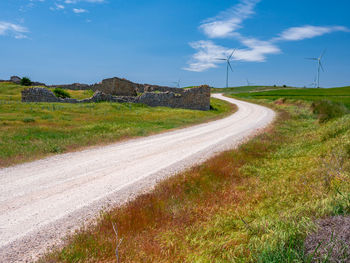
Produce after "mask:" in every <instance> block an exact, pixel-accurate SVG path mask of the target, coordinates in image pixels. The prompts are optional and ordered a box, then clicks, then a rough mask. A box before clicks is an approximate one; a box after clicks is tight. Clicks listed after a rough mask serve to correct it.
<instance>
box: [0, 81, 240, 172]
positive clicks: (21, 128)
mask: <svg viewBox="0 0 350 263" xmlns="http://www.w3.org/2000/svg"><path fill="white" fill-rule="evenodd" d="M23 88H24V87H23V86H20V85H16V84H13V83H0V167H1V166H2V167H4V166H8V165H12V164H16V163H21V162H25V161H30V160H34V159H38V158H42V157H45V156H48V155H50V154H56V153H63V152H67V151H72V150H78V149H81V148H82V147H86V146H93V145H100V144H106V143H111V142H116V141H118V140H122V139H125V138H130V137H135V136H145V135H149V134H153V133H157V132H161V131H165V130H169V129H173V128H178V127H184V126H188V125H191V124H195V123H200V122H205V121H209V120H212V119H215V118H219V117H223V116H225V115H226V114H229V113H231V112H232V111H233V110H234V108H233V107H232V106H231V105H230V104H228V103H226V102H223V101H220V100H217V99H212V101H211V105H212V108H213V109H212V110H210V111H195V110H184V109H169V108H165V107H156V108H152V107H148V106H145V105H138V104H129V103H105V102H104V103H89V104H62V103H21V90H22V89H23ZM56 94H59V96H71V97H72V98H77V99H83V98H88V97H91V96H92V94H93V92H92V91H82V90H80V91H75V90H63V92H62V90H56Z"/></svg>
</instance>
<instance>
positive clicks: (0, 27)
mask: <svg viewBox="0 0 350 263" xmlns="http://www.w3.org/2000/svg"><path fill="white" fill-rule="evenodd" d="M27 32H28V29H27V28H25V27H23V26H21V25H17V24H13V23H9V22H4V21H0V35H2V36H4V35H9V36H13V37H14V38H17V39H22V38H27V36H26V34H25V33H27Z"/></svg>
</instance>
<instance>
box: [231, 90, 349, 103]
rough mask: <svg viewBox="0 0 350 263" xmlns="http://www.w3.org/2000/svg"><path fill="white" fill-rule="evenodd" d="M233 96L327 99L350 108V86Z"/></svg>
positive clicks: (247, 93)
mask: <svg viewBox="0 0 350 263" xmlns="http://www.w3.org/2000/svg"><path fill="white" fill-rule="evenodd" d="M235 97H237V98H245V99H247V98H248V99H269V100H276V99H279V98H286V99H292V100H306V101H318V100H329V101H333V102H340V103H343V104H344V105H346V106H347V107H349V108H350V87H342V88H331V89H288V90H275V91H274V90H270V91H262V92H242V93H239V94H235Z"/></svg>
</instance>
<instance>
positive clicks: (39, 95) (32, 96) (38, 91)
mask: <svg viewBox="0 0 350 263" xmlns="http://www.w3.org/2000/svg"><path fill="white" fill-rule="evenodd" d="M102 101H107V102H120V103H123V102H132V103H135V102H137V100H136V97H127V96H119V97H117V96H113V95H109V94H105V93H103V92H101V91H96V92H95V93H94V95H93V96H92V97H91V98H88V99H83V100H77V99H72V98H65V99H62V98H58V97H56V96H55V94H54V93H53V92H52V91H51V90H48V89H46V88H29V89H25V90H23V91H22V102H59V103H91V102H102Z"/></svg>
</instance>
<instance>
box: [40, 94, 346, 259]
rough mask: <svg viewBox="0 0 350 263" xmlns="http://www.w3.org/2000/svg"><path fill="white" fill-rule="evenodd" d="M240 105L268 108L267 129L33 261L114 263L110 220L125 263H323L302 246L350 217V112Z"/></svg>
mask: <svg viewBox="0 0 350 263" xmlns="http://www.w3.org/2000/svg"><path fill="white" fill-rule="evenodd" d="M328 96H329V95H328ZM239 97H240V98H242V97H244V96H242V95H239ZM247 97H248V98H247ZM244 98H245V99H249V100H251V101H253V102H256V103H261V104H264V105H267V106H269V107H272V108H274V109H275V110H276V111H277V112H278V117H277V119H276V121H275V123H274V125H273V126H271V127H270V128H268V129H266V130H265V131H264V132H263V133H262V134H261V135H259V136H257V137H255V138H254V139H252V140H250V141H249V142H247V143H245V144H243V145H242V146H240V147H239V148H238V149H236V150H232V151H228V152H225V153H222V154H220V155H218V156H217V157H215V158H212V159H210V160H208V161H207V162H206V163H204V164H203V165H200V166H197V167H195V168H193V169H190V170H188V171H187V172H185V173H182V174H179V175H177V176H174V177H172V178H169V179H167V180H165V181H163V182H162V183H160V184H159V185H158V186H157V187H156V188H155V189H154V190H153V191H152V192H150V193H147V194H144V195H141V196H139V197H137V198H136V199H135V200H133V201H131V202H129V203H128V204H126V205H124V206H122V207H119V208H115V209H114V210H112V211H110V212H106V213H102V214H101V217H100V218H99V220H98V222H97V225H90V226H89V225H88V226H85V228H84V229H82V230H81V231H79V232H78V233H76V234H75V235H73V236H71V237H69V238H68V239H67V243H66V246H65V247H64V248H63V249H58V250H56V251H54V252H51V253H50V254H48V255H46V256H45V257H44V258H43V259H41V261H40V262H115V248H116V240H115V238H116V237H115V234H114V231H113V228H112V224H113V223H115V224H116V225H117V226H118V232H119V238H123V242H122V243H121V245H120V247H119V255H120V262H123V263H124V262H130V263H131V262H198V263H199V262H200V263H202V262H203V263H204V262H208V263H209V262H210V263H212V262H220V263H221V262H266V263H267V262H268V263H271V262H275V263H278V262H329V261H328V259H330V258H331V256H329V255H324V254H322V255H321V254H319V252H318V251H317V249H315V250H314V251H312V253H311V254H307V253H306V252H305V249H304V245H305V244H304V241H305V238H306V237H307V235H308V234H310V233H312V232H313V231H315V229H316V223H315V222H316V220H317V219H319V218H324V217H328V216H334V215H349V213H350V129H349V127H350V115H349V114H346V113H344V114H342V115H337V116H332V115H329V116H327V118H326V120H324V121H320V114H319V113H318V112H315V106H312V100H309V97H307V98H306V99H305V100H303V99H302V98H301V97H299V98H298V99H295V98H294V97H293V99H292V100H291V99H288V98H287V99H285V98H282V99H281V95H276V97H267V98H262V99H256V98H255V97H251V96H250V94H248V95H245V97H244ZM259 98H260V97H259ZM346 99H347V98H344V101H343V103H344V104H346ZM337 102H340V101H338V100H337ZM327 107H328V106H327ZM324 114H327V113H324ZM329 238H333V237H329ZM329 242H331V241H326V242H325V243H323V245H325V244H326V245H327V244H328V243H329ZM323 245H322V244H320V246H323ZM345 245H346V244H345ZM345 245H344V246H345ZM321 250H322V249H320V250H319V251H321ZM344 251H345V252H347V251H349V250H348V249H346V247H345V249H344ZM330 253H331V252H330ZM344 255H345V254H344ZM344 255H343V256H344ZM327 257H328V259H327ZM344 257H347V256H346V255H345V256H344ZM316 258H318V259H316ZM343 259H344V258H343ZM339 262H342V261H339Z"/></svg>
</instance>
